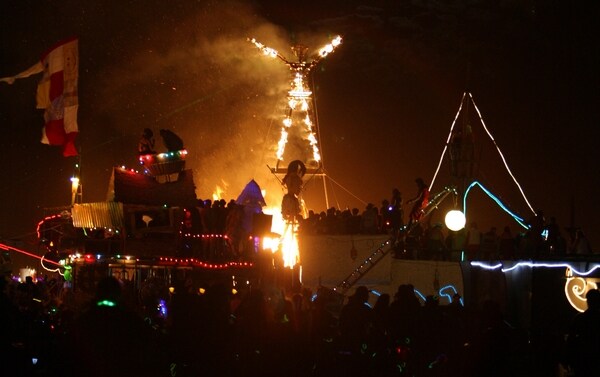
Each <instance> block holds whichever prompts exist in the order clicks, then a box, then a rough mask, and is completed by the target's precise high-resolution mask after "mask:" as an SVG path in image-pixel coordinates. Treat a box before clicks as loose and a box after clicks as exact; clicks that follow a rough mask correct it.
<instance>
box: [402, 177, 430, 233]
mask: <svg viewBox="0 0 600 377" xmlns="http://www.w3.org/2000/svg"><path fill="white" fill-rule="evenodd" d="M415 182H416V183H417V188H418V191H417V195H416V196H415V197H414V198H412V199H410V200H409V201H408V202H407V204H412V205H413V206H412V209H411V210H410V214H409V222H408V228H409V229H410V226H411V225H412V224H413V223H416V222H419V220H420V219H421V217H422V216H423V209H424V208H425V207H427V204H428V203H429V187H428V186H427V185H426V184H425V182H424V181H423V179H421V178H417V179H415Z"/></svg>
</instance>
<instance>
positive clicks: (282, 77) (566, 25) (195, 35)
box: [0, 0, 600, 249]
mask: <svg viewBox="0 0 600 377" xmlns="http://www.w3.org/2000/svg"><path fill="white" fill-rule="evenodd" d="M294 4H298V5H294ZM294 4H292V3H290V2H282V1H275V0H269V1H258V0H257V1H252V2H232V1H187V0H184V1H164V0H160V1H159V0H143V1H142V0H137V1H130V0H128V1H121V2H115V1H85V2H81V1H75V0H65V1H49V0H36V1H32V0H29V1H27V0H20V1H16V0H7V1H3V2H1V4H0V28H1V33H0V35H1V39H0V40H1V42H0V43H1V50H2V58H1V59H0V76H10V75H13V74H16V73H18V72H20V71H22V70H24V69H26V68H28V67H29V66H31V65H32V64H34V63H35V61H36V59H38V58H39V56H40V54H41V53H42V52H43V51H45V50H46V49H47V48H48V47H49V46H51V45H53V44H54V43H56V42H57V41H59V40H61V39H63V38H66V37H69V36H71V35H77V36H79V38H80V42H79V48H80V81H79V100H80V107H79V129H80V135H79V138H78V144H79V147H80V148H81V164H82V165H81V166H82V183H83V199H84V201H86V202H94V201H102V200H105V198H106V194H107V188H108V180H109V177H110V172H111V169H112V167H113V166H115V165H126V166H130V167H136V155H135V151H136V147H137V140H138V136H139V134H140V133H141V130H142V129H143V128H144V127H150V128H152V129H154V130H155V132H156V133H158V130H159V129H160V128H169V129H172V130H174V131H175V132H176V133H178V134H179V135H180V136H181V137H182V138H183V139H184V141H185V144H186V147H187V149H188V150H189V159H188V167H190V168H192V169H194V174H195V180H196V185H197V195H198V197H199V198H210V197H211V196H212V193H213V192H214V191H215V189H216V187H217V185H218V186H219V187H221V188H223V189H225V192H224V194H223V196H224V198H225V199H230V198H235V197H237V195H238V194H239V192H240V191H241V189H242V188H243V186H244V185H245V184H246V183H247V182H248V181H250V179H252V178H254V179H255V180H256V181H257V182H258V183H259V184H260V185H261V187H263V188H266V189H267V202H269V196H270V194H269V193H277V194H278V195H280V194H281V189H280V188H279V186H278V184H277V180H276V179H275V178H274V177H273V176H272V175H271V174H270V173H269V172H268V169H267V167H266V165H274V163H275V157H274V156H275V155H274V148H275V145H276V141H277V139H278V138H279V127H280V123H279V121H280V117H281V116H282V115H283V110H282V105H283V102H282V100H284V99H285V91H286V89H287V85H288V71H287V68H286V67H285V65H284V64H282V63H281V62H279V61H276V60H268V59H266V58H264V57H262V56H261V55H260V54H259V53H258V51H257V50H256V49H255V48H254V47H253V46H252V45H250V44H249V43H248V42H247V41H246V38H247V37H256V38H257V39H258V40H259V41H261V42H263V43H265V44H266V45H268V46H270V47H273V48H275V49H277V50H279V51H280V52H281V53H282V54H284V55H286V56H289V57H291V56H292V55H291V53H290V50H289V47H290V46H291V45H292V44H293V43H296V42H299V43H302V44H305V45H307V46H309V47H312V51H314V50H316V49H317V48H318V47H320V46H322V45H323V44H325V43H327V42H328V41H329V39H330V38H331V37H332V36H334V35H336V34H341V35H342V36H343V38H344V43H343V44H342V45H341V46H340V47H339V49H338V50H336V51H335V53H334V54H332V55H331V56H329V57H327V59H325V60H324V61H323V62H322V63H321V64H320V65H319V66H318V68H317V69H316V71H315V72H314V75H313V78H314V83H315V88H314V92H315V95H316V98H317V111H318V123H319V127H320V135H321V148H322V151H323V156H324V163H325V168H326V170H327V172H328V174H329V176H330V177H331V178H332V179H333V180H334V181H335V182H336V183H337V184H332V185H331V186H330V187H329V189H328V194H329V201H330V206H339V207H342V208H345V207H358V208H360V209H361V210H362V209H363V208H364V207H365V204H366V203H367V202H372V203H375V204H379V203H380V202H381V200H382V199H383V198H389V197H390V194H391V190H392V188H394V187H397V188H399V189H400V191H402V193H403V195H404V198H405V199H408V198H410V197H411V196H413V195H414V193H415V190H416V188H415V185H414V179H415V177H419V176H420V177H423V178H424V179H425V180H426V181H429V180H431V178H432V177H433V174H434V172H435V169H436V167H437V163H438V160H439V158H440V156H441V153H442V149H443V147H444V143H445V141H446V138H447V136H448V132H449V130H450V126H451V124H452V121H453V119H454V116H455V114H456V111H457V109H458V106H459V103H460V99H461V97H462V94H463V92H464V91H465V90H467V89H468V90H469V91H470V92H471V93H472V94H473V96H474V99H475V102H476V104H477V106H478V107H479V109H480V111H481V112H482V115H483V118H484V121H485V123H486V125H487V127H488V129H489V130H490V131H491V133H492V134H493V135H494V137H495V140H496V142H497V144H498V146H499V147H500V148H501V150H502V152H503V154H504V156H505V157H506V160H507V162H508V164H509V166H510V168H511V170H512V172H513V174H514V175H515V177H516V178H517V180H518V181H519V183H520V184H521V187H522V188H523V190H524V192H525V194H526V196H527V198H528V199H529V201H530V203H531V204H532V206H533V207H534V208H535V209H536V210H537V209H541V210H543V211H544V213H545V215H546V217H548V218H549V217H551V216H554V217H556V219H557V221H558V223H559V224H560V225H562V226H563V227H567V226H570V225H574V226H578V227H581V228H582V229H583V230H584V231H585V232H586V234H587V235H588V237H589V238H590V239H591V242H592V246H593V247H594V248H595V249H597V248H598V247H599V246H598V245H600V236H599V235H598V232H597V231H598V229H599V228H600V221H599V220H598V216H597V215H596V212H597V209H598V204H597V197H596V196H595V195H596V189H597V187H599V186H600V182H599V176H600V174H599V168H598V166H599V165H598V162H599V161H600V159H599V153H598V149H597V147H596V138H597V135H598V131H597V127H598V126H599V125H600V122H599V117H598V109H597V108H598V105H599V104H600V101H599V98H600V95H599V91H600V89H599V88H600V76H599V73H598V67H600V44H599V40H598V36H599V35H600V32H599V30H598V28H599V27H598V26H597V25H598V23H597V19H598V16H599V12H598V10H599V6H598V5H597V4H598V3H597V2H595V1H577V2H566V1H565V2H562V1H541V2H539V4H538V2H536V1H484V0H482V1H476V0H473V1H461V0H457V1H437V2H433V1H412V2H411V1H391V0H387V1H386V0H381V1H364V0H363V1H350V0H339V1H327V2H319V3H317V2H314V3H313V2H310V1H309V2H297V3H294ZM313 4H318V5H313ZM323 4H326V5H323ZM38 80H39V77H31V78H29V79H23V80H19V81H17V82H16V83H15V84H13V85H12V86H9V85H7V84H4V83H1V85H0V124H1V127H2V130H3V134H4V137H3V138H2V139H1V140H0V146H1V148H2V150H3V151H4V153H3V155H2V156H3V157H2V159H1V160H0V167H1V170H2V173H3V174H2V180H1V182H2V183H1V191H0V213H1V214H2V216H1V219H0V237H4V238H22V237H24V236H27V235H30V234H31V233H33V232H34V231H35V226H36V224H37V221H39V220H40V219H41V218H42V216H43V215H44V208H47V207H55V206H63V205H68V204H69V203H70V183H69V177H70V176H71V175H72V174H73V167H74V163H75V160H74V159H73V158H63V157H62V156H61V154H60V149H59V148H56V147H49V146H46V145H42V144H40V143H39V138H40V132H41V127H42V123H43V121H42V112H41V111H39V110H36V109H35V88H36V85H37V82H38ZM472 124H473V127H474V129H475V132H476V135H475V136H476V142H477V146H478V147H477V151H478V160H479V168H478V170H477V177H476V178H477V179H479V180H480V181H481V182H482V183H483V184H484V185H485V186H486V187H487V188H488V189H490V190H491V191H492V192H494V193H495V194H496V195H498V196H499V197H500V198H501V199H502V200H503V201H504V202H505V203H506V204H507V205H508V206H509V207H510V208H511V209H512V210H513V211H515V212H517V213H518V214H520V215H522V216H524V217H525V218H529V217H530V216H531V212H530V211H529V209H528V207H527V205H526V203H525V201H524V200H523V198H522V197H521V195H520V193H519V190H518V188H517V187H516V185H515V184H514V183H513V182H512V180H511V178H510V176H509V175H508V173H507V172H506V170H505V169H504V167H503V165H502V162H501V160H500V159H499V157H498V155H497V152H496V150H495V149H494V147H493V145H492V144H491V142H490V141H489V140H488V139H487V137H486V136H485V134H484V133H483V129H482V127H481V125H480V123H479V122H472ZM449 179H450V178H449V168H448V164H447V158H446V162H445V164H444V165H443V166H442V169H441V173H440V175H439V176H438V178H437V180H436V182H435V185H434V187H433V188H432V191H434V192H435V191H438V190H440V189H441V188H442V187H443V186H445V185H446V184H447V182H449ZM329 182H330V183H331V181H329ZM271 195H273V194H271ZM305 198H306V201H307V204H308V207H309V208H313V209H316V210H319V211H320V210H323V209H325V204H324V201H323V199H322V198H323V185H322V182H321V181H320V180H319V179H317V178H314V179H311V180H310V181H309V182H308V184H307V185H306V192H305ZM269 204H270V205H276V204H277V203H269ZM469 216H470V217H469V220H475V221H477V222H478V223H480V228H482V229H483V230H487V229H488V228H489V227H490V226H492V225H494V226H497V227H503V226H504V225H510V226H511V228H512V229H513V231H517V230H518V229H519V227H518V225H517V224H516V223H514V222H512V220H510V219H509V218H508V216H507V215H505V214H504V213H503V212H501V210H499V209H498V207H497V206H496V205H494V204H493V203H491V200H488V199H486V198H485V197H484V195H483V194H481V192H474V193H473V194H471V196H470V197H469Z"/></svg>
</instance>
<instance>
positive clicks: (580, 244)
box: [571, 229, 592, 255]
mask: <svg viewBox="0 0 600 377" xmlns="http://www.w3.org/2000/svg"><path fill="white" fill-rule="evenodd" d="M571 253H572V254H575V255H586V254H591V253H592V247H591V245H590V241H589V240H588V239H587V237H586V236H585V234H584V233H583V230H581V229H577V231H576V232H575V239H574V240H573V244H572V245H571Z"/></svg>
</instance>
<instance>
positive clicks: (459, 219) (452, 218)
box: [444, 209, 467, 232]
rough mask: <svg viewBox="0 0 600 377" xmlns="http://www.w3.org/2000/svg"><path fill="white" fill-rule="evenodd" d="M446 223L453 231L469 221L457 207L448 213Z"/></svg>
mask: <svg viewBox="0 0 600 377" xmlns="http://www.w3.org/2000/svg"><path fill="white" fill-rule="evenodd" d="M444 220H445V223H446V226H447V227H448V229H450V230H453V231H455V232H456V231H459V230H461V229H462V228H464V227H465V224H466V223H467V219H466V218H465V214H464V213H462V212H461V211H459V210H457V209H453V210H452V211H449V212H448V213H447V214H446V217H445V219H444Z"/></svg>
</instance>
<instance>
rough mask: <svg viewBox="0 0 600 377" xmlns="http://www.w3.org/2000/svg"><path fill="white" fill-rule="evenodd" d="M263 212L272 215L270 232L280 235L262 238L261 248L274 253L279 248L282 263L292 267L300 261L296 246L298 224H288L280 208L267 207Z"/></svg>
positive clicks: (298, 250) (298, 249)
mask: <svg viewBox="0 0 600 377" xmlns="http://www.w3.org/2000/svg"><path fill="white" fill-rule="evenodd" d="M263 212H264V213H265V214H268V215H271V216H273V220H272V223H271V232H273V233H277V234H279V235H280V237H279V238H264V239H263V249H265V250H271V251H272V252H273V253H275V252H276V251H278V250H281V252H282V254H283V265H284V267H287V268H293V267H294V266H295V265H296V264H298V263H300V248H299V247H298V237H297V235H298V234H297V232H298V224H290V223H288V222H286V221H285V220H284V219H283V217H282V216H281V208H279V207H269V208H265V209H264V210H263Z"/></svg>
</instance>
